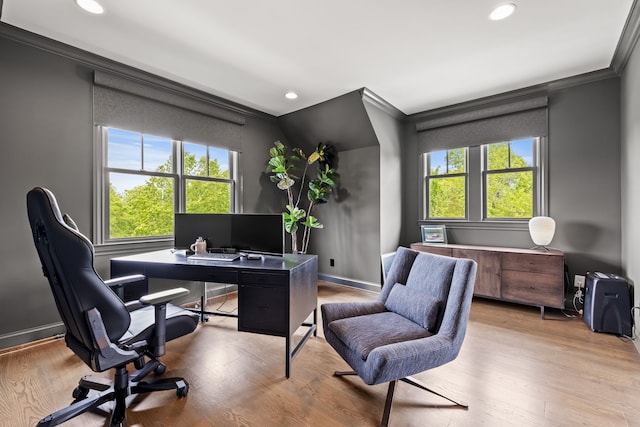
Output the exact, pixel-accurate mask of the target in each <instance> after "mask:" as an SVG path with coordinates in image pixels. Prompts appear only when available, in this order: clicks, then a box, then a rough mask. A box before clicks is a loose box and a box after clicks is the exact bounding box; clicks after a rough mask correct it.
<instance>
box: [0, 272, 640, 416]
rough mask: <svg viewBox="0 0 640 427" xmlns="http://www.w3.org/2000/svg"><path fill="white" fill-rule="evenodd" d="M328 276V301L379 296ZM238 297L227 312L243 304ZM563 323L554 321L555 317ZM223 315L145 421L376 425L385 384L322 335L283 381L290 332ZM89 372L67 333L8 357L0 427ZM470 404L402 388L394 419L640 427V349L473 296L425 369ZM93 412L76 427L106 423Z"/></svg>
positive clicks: (148, 403) (200, 334) (57, 401)
mask: <svg viewBox="0 0 640 427" xmlns="http://www.w3.org/2000/svg"><path fill="white" fill-rule="evenodd" d="M375 297H376V296H375V294H372V293H369V292H365V291H360V290H355V289H352V288H347V287H342V286H338V285H333V284H329V283H326V282H321V283H320V284H319V303H320V304H321V303H324V302H327V301H354V300H369V299H375ZM235 303H236V301H235V299H233V298H231V299H230V300H229V301H227V302H226V303H225V306H224V307H223V308H225V309H230V308H233V307H235ZM551 318H553V319H557V320H552V319H551ZM236 324H237V320H236V319H233V318H223V317H215V318H211V320H210V321H209V322H208V323H206V324H203V325H201V326H199V327H198V329H197V330H196V331H195V332H194V333H193V334H191V335H190V336H187V337H182V338H180V339H178V340H175V341H172V342H171V343H169V344H168V348H167V355H166V356H165V357H164V358H163V361H164V362H165V363H166V364H167V367H168V369H167V373H166V374H165V375H166V376H171V375H180V376H184V377H185V378H187V380H188V381H189V383H190V385H191V389H190V392H189V395H188V396H187V397H186V398H183V399H178V398H176V395H175V393H173V392H159V393H153V394H150V395H146V396H143V397H138V398H136V399H135V400H134V401H133V403H132V406H131V407H130V410H129V412H128V414H129V417H128V419H129V423H130V424H131V425H139V426H375V425H377V424H378V423H379V421H380V415H381V413H382V408H383V405H384V399H385V396H386V389H387V387H386V385H377V386H367V385H365V384H364V383H363V382H362V381H361V380H360V379H359V378H357V377H346V378H337V377H333V376H332V374H333V372H334V371H335V370H345V369H348V366H347V365H346V364H345V363H344V362H343V361H342V360H341V359H340V358H339V357H338V356H337V355H336V353H335V352H334V351H333V350H332V348H331V347H330V346H329V345H328V344H327V343H326V342H325V341H324V339H323V338H322V331H319V334H318V337H316V338H311V339H310V340H309V341H308V342H307V344H306V345H305V347H304V348H303V350H302V351H301V352H300V354H299V356H298V357H297V358H296V359H295V360H294V363H293V370H292V377H291V378H289V379H288V380H287V379H285V378H284V338H279V337H269V336H263V335H256V334H250V333H241V332H238V331H237V330H236ZM89 373H90V370H89V368H87V367H86V366H85V365H84V364H83V363H82V362H80V361H79V359H78V358H76V357H75V356H74V355H73V354H72V352H71V351H70V350H68V349H67V348H66V347H65V345H64V342H63V340H57V341H52V342H47V343H43V344H40V345H37V346H33V347H31V348H27V349H20V350H17V351H12V352H5V353H4V354H2V355H0V426H11V427H15V426H33V425H35V424H36V423H37V421H38V420H39V419H40V418H42V417H44V416H45V415H47V414H48V413H50V412H53V411H54V410H56V409H59V408H62V407H64V406H66V405H68V404H69V403H70V401H71V391H72V390H73V388H74V387H75V385H76V383H77V380H78V379H79V378H80V377H81V376H82V375H85V374H89ZM416 377H417V378H419V379H420V380H422V381H423V382H424V383H426V384H427V385H429V386H431V387H432V388H434V389H437V390H439V391H442V392H444V393H445V394H448V395H450V396H452V397H456V398H459V399H461V400H464V401H466V402H467V403H468V404H469V409H468V410H463V409H458V408H453V407H450V406H449V404H448V402H447V401H445V400H443V399H441V398H438V397H436V396H433V395H430V394H429V393H426V392H424V391H420V390H418V389H415V388H413V387H411V386H409V385H407V384H404V383H401V384H399V385H398V388H397V389H396V396H395V400H394V405H393V409H392V412H391V425H392V426H424V425H430V426H481V425H484V426H521V427H524V426H640V355H639V354H638V352H637V351H636V349H635V348H634V345H633V344H632V343H631V342H629V341H624V340H621V339H620V338H618V337H615V336H612V335H609V334H598V333H594V332H591V331H590V330H589V329H588V328H587V327H586V325H585V324H584V323H583V322H582V320H581V319H578V318H574V319H567V318H565V317H564V316H562V315H561V313H559V312H557V313H555V312H553V313H551V314H550V315H548V319H547V320H542V319H540V316H539V311H538V310H537V309H535V308H531V307H525V306H520V305H510V304H504V303H498V302H492V301H487V300H482V299H477V300H474V302H473V305H472V309H471V318H470V322H469V327H468V330H467V336H466V339H465V342H464V344H463V347H462V351H461V353H460V355H459V356H458V358H457V359H456V360H455V361H453V362H451V363H449V364H448V365H445V366H443V367H440V368H437V369H434V370H432V371H429V372H425V373H422V374H419V375H417V376H416ZM103 424H104V417H103V415H102V414H99V413H96V414H85V415H82V416H80V417H78V418H76V419H74V420H71V421H69V422H68V423H67V424H65V425H68V426H83V427H89V426H101V425H103Z"/></svg>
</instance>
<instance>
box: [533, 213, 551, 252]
mask: <svg viewBox="0 0 640 427" xmlns="http://www.w3.org/2000/svg"><path fill="white" fill-rule="evenodd" d="M555 232H556V222H555V220H554V219H553V218H550V217H548V216H534V217H533V218H531V219H530V220H529V234H531V240H533V243H535V244H536V245H537V246H538V247H542V248H544V249H546V247H545V246H547V245H548V244H549V243H551V241H552V240H553V235H554V234H555Z"/></svg>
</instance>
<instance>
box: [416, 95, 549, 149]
mask: <svg viewBox="0 0 640 427" xmlns="http://www.w3.org/2000/svg"><path fill="white" fill-rule="evenodd" d="M547 102H548V100H547V97H539V98H534V99H528V100H523V101H518V102H512V103H509V104H502V105H498V106H493V107H488V108H483V109H478V110H474V111H471V112H466V113H460V114H453V115H448V116H444V117H439V118H434V119H430V120H425V121H422V122H419V123H417V124H416V131H418V147H419V149H420V152H421V153H426V152H429V151H435V150H446V149H452V148H460V147H470V146H474V145H480V144H486V143H490V142H499V141H508V140H512V139H518V138H522V137H528V136H546V135H547V133H548V131H547V129H548V124H547Z"/></svg>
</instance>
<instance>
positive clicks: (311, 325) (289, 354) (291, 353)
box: [285, 308, 318, 378]
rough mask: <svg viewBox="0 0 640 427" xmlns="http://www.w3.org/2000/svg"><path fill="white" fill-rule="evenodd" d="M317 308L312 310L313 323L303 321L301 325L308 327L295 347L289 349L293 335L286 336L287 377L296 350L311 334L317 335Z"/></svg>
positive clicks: (300, 347) (296, 352)
mask: <svg viewBox="0 0 640 427" xmlns="http://www.w3.org/2000/svg"><path fill="white" fill-rule="evenodd" d="M317 321H318V309H317V308H316V309H315V310H313V323H306V322H305V323H303V324H302V326H307V327H308V328H309V329H308V330H307V332H305V334H304V335H303V336H302V338H301V339H300V342H299V343H298V345H296V347H295V348H294V349H293V351H292V350H291V343H292V341H293V335H292V334H289V335H287V337H286V347H287V356H286V358H287V360H286V365H285V375H286V376H287V378H289V374H290V373H291V363H292V362H293V358H294V357H296V356H297V355H298V352H299V351H300V350H301V349H302V346H303V345H304V344H305V343H306V342H307V340H308V339H309V337H310V336H311V334H313V336H314V337H316V336H318V323H317Z"/></svg>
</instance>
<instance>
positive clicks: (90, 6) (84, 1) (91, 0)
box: [75, 0, 104, 15]
mask: <svg viewBox="0 0 640 427" xmlns="http://www.w3.org/2000/svg"><path fill="white" fill-rule="evenodd" d="M75 2H76V4H77V5H78V6H80V7H81V8H83V9H84V10H86V11H87V12H89V13H95V14H96V15H100V14H101V13H104V7H102V5H101V4H100V3H98V2H97V1H96V0H75Z"/></svg>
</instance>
